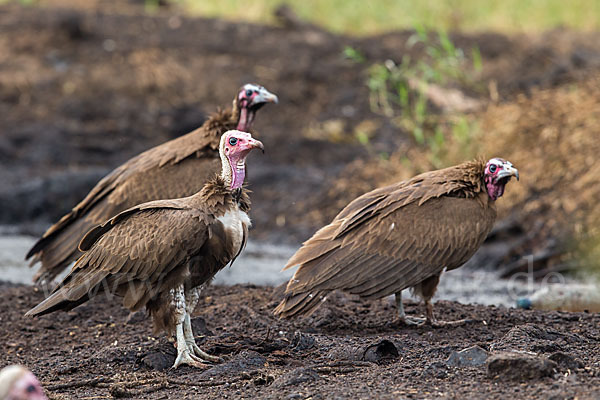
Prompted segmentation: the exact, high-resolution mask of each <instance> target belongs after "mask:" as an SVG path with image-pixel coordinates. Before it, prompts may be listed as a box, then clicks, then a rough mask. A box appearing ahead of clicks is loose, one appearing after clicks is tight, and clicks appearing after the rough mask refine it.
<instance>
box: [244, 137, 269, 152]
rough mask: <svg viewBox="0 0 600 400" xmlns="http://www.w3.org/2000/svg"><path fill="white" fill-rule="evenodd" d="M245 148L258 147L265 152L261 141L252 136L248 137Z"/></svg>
mask: <svg viewBox="0 0 600 400" xmlns="http://www.w3.org/2000/svg"><path fill="white" fill-rule="evenodd" d="M247 148H248V150H251V149H260V150H261V151H262V152H263V153H264V152H265V146H264V145H263V144H262V142H261V141H260V140H256V139H253V138H250V139H248V145H247Z"/></svg>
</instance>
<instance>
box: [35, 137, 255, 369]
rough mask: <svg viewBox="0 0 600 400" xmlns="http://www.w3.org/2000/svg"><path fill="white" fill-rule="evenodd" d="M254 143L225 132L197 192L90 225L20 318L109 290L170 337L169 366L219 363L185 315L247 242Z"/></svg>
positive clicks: (73, 304) (65, 307) (71, 305)
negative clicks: (74, 254)
mask: <svg viewBox="0 0 600 400" xmlns="http://www.w3.org/2000/svg"><path fill="white" fill-rule="evenodd" d="M255 148H260V149H264V148H263V144H262V143H261V142H260V141H258V140H255V139H253V138H252V136H251V135H250V134H249V133H246V132H241V131H235V130H234V131H228V132H226V133H225V134H223V136H222V137H221V141H220V145H219V153H220V158H221V163H222V168H221V174H220V175H216V174H215V177H214V178H212V179H211V180H209V181H208V182H207V183H205V184H204V186H203V187H202V189H201V190H200V191H199V192H198V193H196V194H194V195H192V196H189V197H184V198H179V199H168V200H155V201H151V202H148V203H144V204H140V205H137V206H134V207H132V208H129V209H128V210H125V211H123V212H121V213H120V214H118V215H116V216H115V217H113V218H111V219H109V220H108V221H106V222H104V223H103V224H101V225H98V226H96V227H94V228H93V229H91V230H90V231H89V232H87V233H86V234H85V236H84V237H83V239H82V240H81V243H80V244H79V249H80V250H81V251H83V252H84V253H83V255H82V256H81V257H80V258H79V259H78V260H77V262H76V263H75V265H74V266H73V268H72V269H71V272H70V273H69V274H68V275H67V276H66V277H65V278H64V280H63V281H62V282H61V283H59V284H58V286H57V287H56V288H55V289H54V291H53V293H52V294H51V295H50V296H49V297H48V298H46V299H45V300H44V301H42V302H41V303H40V304H38V305H37V306H36V307H34V308H33V309H31V310H30V311H28V312H27V314H26V315H30V316H35V315H43V314H47V313H50V312H53V311H56V310H70V309H72V308H74V307H76V306H78V305H80V304H82V303H84V302H86V301H87V300H88V299H90V298H91V297H94V296H99V295H106V296H107V297H111V296H112V295H115V296H118V297H120V298H122V302H123V306H125V307H126V308H128V309H129V310H131V311H137V310H139V309H140V308H142V307H143V306H145V307H146V309H147V310H148V311H149V313H150V315H151V316H152V320H153V323H154V328H155V332H160V331H167V332H168V333H170V334H173V333H174V334H175V337H176V343H177V358H176V360H175V364H174V365H173V367H174V368H177V367H178V366H179V365H182V364H188V365H192V366H196V367H199V368H202V367H204V366H205V364H203V363H202V360H204V361H210V362H215V361H218V360H219V358H217V357H215V356H212V355H209V354H207V353H205V352H204V351H202V350H201V349H200V348H199V347H198V346H197V345H196V343H195V341H194V334H193V332H192V325H191V320H190V315H191V314H192V312H193V310H194V308H195V307H196V304H197V302H198V300H199V295H200V291H201V289H202V288H203V286H204V285H206V284H208V283H209V281H210V280H211V279H212V278H213V277H214V275H215V274H216V273H217V272H218V271H219V270H221V269H222V268H223V267H225V266H226V265H227V264H228V263H230V262H231V263H233V261H234V260H235V258H236V257H237V256H238V255H239V254H240V252H241V251H242V249H243V248H244V246H245V244H246V239H247V237H248V228H249V226H250V219H249V218H248V214H247V211H248V209H249V208H250V201H249V198H248V193H247V190H246V189H244V188H243V187H242V185H243V183H244V176H245V160H246V156H247V155H248V153H249V152H250V151H251V150H252V149H255Z"/></svg>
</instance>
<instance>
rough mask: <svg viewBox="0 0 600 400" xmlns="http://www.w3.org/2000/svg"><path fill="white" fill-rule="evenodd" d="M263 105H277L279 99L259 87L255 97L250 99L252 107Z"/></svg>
mask: <svg viewBox="0 0 600 400" xmlns="http://www.w3.org/2000/svg"><path fill="white" fill-rule="evenodd" d="M264 103H274V104H277V103H279V99H278V98H277V96H276V95H274V94H273V93H271V92H269V91H268V90H267V89H265V88H264V87H261V88H260V90H259V91H258V94H257V95H256V97H254V99H252V105H257V104H264Z"/></svg>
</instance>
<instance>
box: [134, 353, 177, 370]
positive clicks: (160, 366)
mask: <svg viewBox="0 0 600 400" xmlns="http://www.w3.org/2000/svg"><path fill="white" fill-rule="evenodd" d="M142 362H143V363H144V365H145V366H147V367H148V368H151V369H155V370H157V371H164V370H166V369H168V368H170V367H171V366H172V365H173V363H174V362H175V355H174V354H165V353H162V352H160V351H157V352H154V353H150V354H147V355H146V356H145V357H144V358H143V359H142Z"/></svg>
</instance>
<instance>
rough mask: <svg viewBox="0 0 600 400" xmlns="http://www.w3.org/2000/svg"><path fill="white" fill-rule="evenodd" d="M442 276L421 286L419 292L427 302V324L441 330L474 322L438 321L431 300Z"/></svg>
mask: <svg viewBox="0 0 600 400" xmlns="http://www.w3.org/2000/svg"><path fill="white" fill-rule="evenodd" d="M440 275H441V274H439V275H434V276H431V277H429V278H427V279H425V280H424V281H423V282H421V283H420V284H419V288H418V292H419V295H420V296H421V297H422V298H423V300H424V301H425V316H426V320H425V324H427V325H431V326H432V327H435V328H440V327H442V326H456V325H462V324H465V323H468V322H473V320H472V319H459V320H456V321H438V320H437V319H436V318H435V315H434V314H433V304H432V303H431V298H432V297H433V295H434V294H435V291H436V289H437V285H438V283H440Z"/></svg>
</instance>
